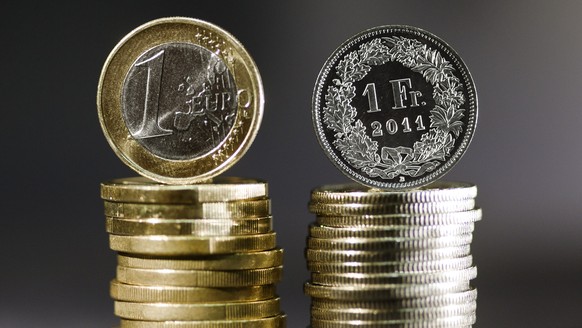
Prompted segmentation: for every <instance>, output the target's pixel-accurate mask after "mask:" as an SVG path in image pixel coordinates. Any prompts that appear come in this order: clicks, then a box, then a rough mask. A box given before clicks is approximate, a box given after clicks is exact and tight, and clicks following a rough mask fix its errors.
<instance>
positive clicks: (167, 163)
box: [97, 17, 264, 184]
mask: <svg viewBox="0 0 582 328" xmlns="http://www.w3.org/2000/svg"><path fill="white" fill-rule="evenodd" d="M263 103H264V96H263V89H262V85H261V79H260V76H259V73H258V70H257V68H256V66H255V63H254V62H253V60H252V58H251V57H250V56H249V54H248V53H247V52H246V50H245V49H244V47H243V46H242V45H241V44H240V43H239V42H238V41H237V40H236V39H234V37H233V36H231V35H230V34H229V33H228V32H226V31H224V30H222V29H220V28H219V27H217V26H214V25H212V24H210V23H207V22H204V21H200V20H196V19H191V18H181V17H172V18H162V19H158V20H154V21H151V22H149V23H146V24H144V25H142V26H140V27H138V28H137V29H135V30H134V31H132V32H131V33H129V34H128V35H127V36H126V37H125V38H123V39H122V40H121V41H120V42H119V44H118V45H117V46H116V47H115V48H114V49H113V51H112V52H111V54H110V55H109V58H108V59H107V61H106V63H105V65H104V67H103V71H102V74H101V79H100V81H99V88H98V93H97V108H98V112H99V118H100V122H101V126H102V128H103V131H104V133H105V136H106V138H107V140H108V142H109V144H110V145H111V147H112V148H113V150H114V151H115V153H116V154H117V155H118V156H119V157H120V158H121V159H122V160H123V161H124V162H125V163H126V164H127V165H129V166H130V167H131V168H132V169H134V170H135V171H137V172H138V173H140V174H141V175H143V176H146V177H148V178H151V179H153V180H156V181H158V182H163V183H172V184H188V183H195V182H200V181H205V180H208V179H210V178H212V177H214V176H216V175H218V174H219V173H221V172H223V171H225V170H226V169H228V168H229V167H230V166H231V165H233V164H234V163H235V162H236V161H238V159H240V158H241V157H242V155H243V154H244V153H245V152H246V150H247V149H248V148H249V146H250V144H251V143H252V141H253V140H254V137H255V136H256V133H257V131H258V128H259V125H260V122H261V119H262V113H263Z"/></svg>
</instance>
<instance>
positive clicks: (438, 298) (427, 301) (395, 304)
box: [311, 288, 477, 310]
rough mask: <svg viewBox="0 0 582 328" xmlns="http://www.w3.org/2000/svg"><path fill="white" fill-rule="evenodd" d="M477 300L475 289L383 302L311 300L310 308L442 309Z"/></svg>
mask: <svg viewBox="0 0 582 328" xmlns="http://www.w3.org/2000/svg"><path fill="white" fill-rule="evenodd" d="M475 300H477V289H474V288H470V289H469V290H467V291H462V292H458V293H448V294H444V295H433V296H428V297H418V298H408V299H391V300H385V301H366V300H331V299H326V298H315V297H314V298H313V299H312V300H311V306H312V307H315V308H319V309H330V310H334V309H344V310H347V309H353V308H359V309H385V310H386V309H390V310H398V309H418V308H429V307H431V308H434V307H444V306H447V305H459V304H466V303H471V302H474V301H475Z"/></svg>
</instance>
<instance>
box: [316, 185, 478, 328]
mask: <svg viewBox="0 0 582 328" xmlns="http://www.w3.org/2000/svg"><path fill="white" fill-rule="evenodd" d="M476 195H477V188H476V186H474V185H472V184H467V183H453V182H434V183H432V184H430V185H428V186H425V187H422V188H420V189H417V190H411V191H402V192H389V191H380V190H377V189H370V188H368V187H365V186H362V185H359V184H345V185H328V186H322V187H320V188H318V189H315V190H313V191H312V194H311V202H310V204H309V209H310V211H311V212H312V213H314V214H316V215H317V217H316V223H315V224H313V225H311V226H310V227H309V238H308V240H307V249H306V257H307V264H308V268H309V270H310V271H311V281H309V282H307V283H306V284H305V292H306V294H307V295H309V296H311V297H312V303H311V327H312V328H342V327H466V326H470V325H472V324H473V323H474V322H475V320H476V316H475V312H476V299H477V291H476V289H474V288H472V287H471V286H470V283H469V282H470V280H472V279H474V278H475V277H476V276H477V269H476V267H475V266H473V263H472V262H473V261H472V256H471V253H470V244H471V240H472V232H473V227H474V223H475V222H476V221H478V220H480V219H481V210H480V209H479V208H477V207H476V206H475V197H476Z"/></svg>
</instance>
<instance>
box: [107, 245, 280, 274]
mask: <svg viewBox="0 0 582 328" xmlns="http://www.w3.org/2000/svg"><path fill="white" fill-rule="evenodd" d="M117 263H118V264H119V265H121V266H126V267H131V268H140V269H169V270H249V269H264V268H270V267H276V266H281V265H283V249H281V248H276V249H271V250H266V251H259V252H249V253H230V254H222V255H205V256H197V257H192V256H188V257H179V258H155V257H146V256H139V255H135V254H131V255H129V254H119V255H118V256H117Z"/></svg>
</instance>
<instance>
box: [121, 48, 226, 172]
mask: <svg viewBox="0 0 582 328" xmlns="http://www.w3.org/2000/svg"><path fill="white" fill-rule="evenodd" d="M163 72H172V73H171V74H163ZM236 98H237V88H236V84H235V81H234V78H233V76H232V73H231V72H230V70H229V69H228V67H227V66H226V65H225V63H224V62H223V61H222V59H221V58H220V57H218V56H217V55H216V54H215V53H213V52H211V51H210V50H209V49H206V48H204V47H201V46H199V45H196V44H192V43H183V42H171V43H164V44H161V45H158V46H155V47H153V48H151V49H149V50H148V51H146V52H144V53H143V54H141V56H139V57H138V58H137V59H136V61H135V63H134V64H133V65H132V66H131V68H130V70H129V72H128V73H127V76H126V78H125V81H124V83H123V91H122V111H123V118H124V120H125V124H126V125H127V128H128V129H129V132H130V133H131V136H132V137H133V138H135V139H136V140H137V141H138V142H139V143H140V144H141V145H142V146H144V147H145V148H146V149H148V150H149V151H151V152H152V153H153V154H155V155H157V156H160V157H162V158H167V159H173V160H184V159H191V158H196V157H199V156H202V155H204V154H206V153H208V152H209V151H210V150H212V149H214V148H216V147H217V146H219V145H220V144H221V143H222V142H223V140H224V139H225V137H226V136H227V135H228V134H229V132H230V130H231V129H232V128H233V124H234V121H235V118H236V113H237V110H236V106H237V99H236ZM144 99H145V101H144ZM144 103H145V114H144ZM150 107H152V108H150ZM153 107H155V108H153ZM149 111H155V112H156V115H157V120H152V121H148V120H145V119H144V117H148V115H150V113H149ZM160 137H163V138H160Z"/></svg>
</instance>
